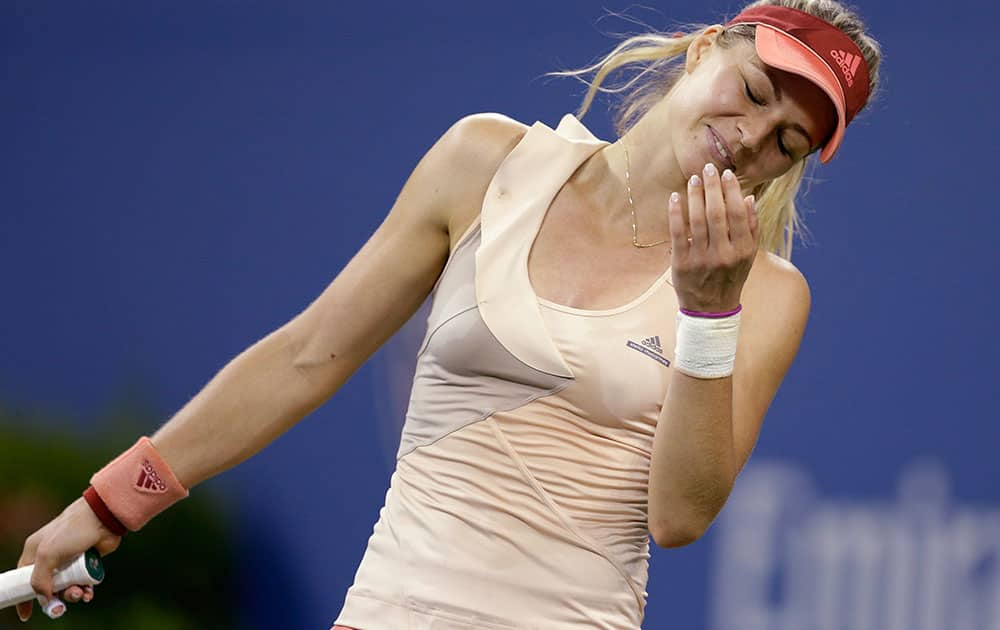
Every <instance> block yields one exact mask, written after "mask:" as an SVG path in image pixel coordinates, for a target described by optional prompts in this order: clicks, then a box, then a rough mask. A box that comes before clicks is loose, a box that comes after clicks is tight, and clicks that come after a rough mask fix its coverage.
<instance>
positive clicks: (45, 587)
mask: <svg viewBox="0 0 1000 630" xmlns="http://www.w3.org/2000/svg"><path fill="white" fill-rule="evenodd" d="M121 540H122V539H121V537H120V536H115V535H114V534H112V533H111V532H110V531H108V529H107V528H106V527H104V524H103V523H101V521H100V519H98V518H97V515H95V514H94V511H93V510H91V509H90V506H89V505H87V501H86V500H85V499H84V498H83V497H80V498H79V499H77V500H76V501H74V502H73V503H70V504H69V506H68V507H67V508H66V509H65V510H63V512H62V514H60V515H59V516H57V517H56V518H54V519H52V521H50V522H49V523H48V524H47V525H45V526H44V527H42V528H41V529H39V530H38V531H37V532H35V533H34V534H32V535H31V536H28V539H27V540H26V541H25V543H24V551H22V552H21V559H20V560H18V561H17V566H18V567H23V566H26V565H29V564H34V565H35V569H34V571H33V572H32V574H31V587H32V588H33V589H35V592H36V593H38V594H39V595H42V596H44V597H47V598H50V599H51V598H52V596H53V595H54V593H53V592H52V574H53V573H54V572H55V570H56V569H58V568H59V567H61V566H63V565H65V564H66V563H68V562H70V561H71V560H72V559H73V558H75V557H76V556H78V555H80V554H81V553H83V552H85V551H86V550H87V549H90V548H91V547H96V548H97V552H98V553H100V554H101V555H102V556H105V555H107V554H109V553H111V552H112V551H114V550H115V549H117V548H118V545H120V544H121ZM61 595H62V597H61V599H62V600H63V601H66V602H79V601H83V602H89V601H90V600H92V599H93V598H94V587H93V586H71V587H69V588H67V589H66V590H64V591H63V592H62V593H61ZM31 606H32V603H31V602H24V603H21V604H18V605H17V616H18V617H20V618H21V620H22V621H27V620H28V619H29V618H30V617H31Z"/></svg>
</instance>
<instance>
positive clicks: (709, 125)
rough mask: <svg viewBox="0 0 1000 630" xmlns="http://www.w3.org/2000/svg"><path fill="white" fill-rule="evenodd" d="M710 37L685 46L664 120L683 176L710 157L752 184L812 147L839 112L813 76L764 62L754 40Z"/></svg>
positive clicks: (744, 184)
mask: <svg viewBox="0 0 1000 630" xmlns="http://www.w3.org/2000/svg"><path fill="white" fill-rule="evenodd" d="M709 35H712V32H711V31H709ZM713 42H714V36H713V37H704V38H699V39H698V40H695V42H693V43H692V44H691V47H690V48H689V49H688V57H687V61H686V68H685V69H686V72H685V74H684V75H683V77H682V79H681V80H680V81H679V82H678V83H677V85H676V86H675V89H674V92H673V93H672V95H671V97H670V98H669V99H668V100H669V101H670V102H669V115H668V123H667V124H669V125H670V128H671V131H670V134H671V136H672V139H673V146H674V149H675V152H676V156H677V161H678V164H679V165H680V167H681V170H682V171H683V172H684V174H685V175H686V176H690V175H692V174H694V173H699V172H701V170H702V168H703V167H704V166H705V164H706V163H707V162H712V163H714V164H715V165H716V166H717V167H718V168H719V170H720V172H721V170H722V169H725V168H730V169H732V170H733V172H734V173H736V175H737V177H738V178H739V180H740V182H741V184H742V187H743V189H744V190H745V191H750V190H752V189H753V188H755V187H756V186H757V185H758V184H760V183H763V182H765V181H769V180H771V179H774V178H776V177H778V176H780V175H781V174H783V173H785V172H786V171H787V170H788V169H789V168H791V167H792V166H793V165H794V164H795V163H796V162H797V161H799V160H802V159H805V158H806V156H808V155H809V154H810V153H812V152H813V151H816V150H818V149H819V148H820V146H821V143H822V142H824V141H825V140H826V138H827V137H828V136H829V135H830V134H831V133H832V132H833V129H834V127H835V125H836V121H837V114H836V111H835V110H834V108H833V103H831V102H830V99H829V97H827V96H826V94H825V93H824V92H823V91H822V90H821V89H820V88H819V87H817V86H816V85H815V84H814V83H812V82H811V81H809V80H808V79H804V78H802V77H800V76H798V75H796V74H792V73H789V72H784V71H782V70H778V69H776V68H771V67H769V66H767V65H765V64H764V63H763V62H762V61H761V60H760V58H759V57H758V56H757V52H756V50H755V48H754V45H753V43H752V42H749V41H745V40H744V41H741V42H739V43H736V44H735V45H734V46H732V47H730V48H722V47H721V46H719V45H717V44H714V43H713ZM716 139H718V140H721V143H722V145H723V147H725V154H720V153H719V152H718V150H717V149H716V147H715V140H716ZM726 154H728V155H726Z"/></svg>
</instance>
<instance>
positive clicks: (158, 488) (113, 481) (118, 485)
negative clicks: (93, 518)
mask: <svg viewBox="0 0 1000 630" xmlns="http://www.w3.org/2000/svg"><path fill="white" fill-rule="evenodd" d="M90 484H91V485H92V486H93V487H94V490H95V491H96V492H97V494H98V496H100V497H101V500H102V501H104V504H105V505H106V506H107V507H108V510H110V512H111V513H112V514H114V516H115V518H117V519H118V520H119V521H121V523H122V525H124V526H125V527H127V528H128V529H129V530H131V531H133V532H135V531H138V530H139V529H141V528H142V526H143V525H145V524H146V523H148V522H149V521H150V520H151V519H152V518H153V517H154V516H156V515H157V514H159V513H160V512H162V511H163V510H165V509H167V508H168V507H170V506H171V505H173V504H174V503H176V502H177V501H179V500H181V499H183V498H184V497H186V496H187V495H188V491H187V488H185V487H184V486H183V485H181V482H180V481H178V480H177V477H175V476H174V473H173V471H171V470H170V466H168V465H167V462H166V460H164V459H163V458H162V457H161V456H160V454H159V453H157V452H156V449H155V448H154V447H153V442H152V440H150V439H149V438H148V437H141V438H139V441H138V442H136V443H135V445H134V446H132V448H130V449H129V450H127V451H125V452H124V453H122V454H121V455H119V456H118V457H116V458H115V459H114V460H113V461H112V462H111V463H110V464H108V465H107V466H105V467H104V468H102V469H101V470H99V471H98V472H97V473H95V474H94V476H93V477H91V478H90Z"/></svg>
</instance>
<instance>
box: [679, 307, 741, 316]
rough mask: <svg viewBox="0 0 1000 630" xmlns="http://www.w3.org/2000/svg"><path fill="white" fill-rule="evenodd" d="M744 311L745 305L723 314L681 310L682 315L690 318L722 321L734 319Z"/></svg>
mask: <svg viewBox="0 0 1000 630" xmlns="http://www.w3.org/2000/svg"><path fill="white" fill-rule="evenodd" d="M742 310H743V305H742V304H740V305H739V306H737V307H736V308H734V309H733V310H731V311H722V312H721V313H703V312H701V311H689V310H688V309H686V308H682V309H680V311H681V312H682V313H684V314H685V315H687V316H688V317H706V318H708V319H721V318H723V317H732V316H733V315H735V314H737V313H739V312H740V311H742Z"/></svg>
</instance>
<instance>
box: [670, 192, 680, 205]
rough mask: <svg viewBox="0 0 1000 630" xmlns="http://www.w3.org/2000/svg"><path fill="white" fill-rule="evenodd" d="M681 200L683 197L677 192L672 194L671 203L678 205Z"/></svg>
mask: <svg viewBox="0 0 1000 630" xmlns="http://www.w3.org/2000/svg"><path fill="white" fill-rule="evenodd" d="M680 200H681V196H680V195H678V194H677V191H676V190H675V191H674V192H672V193H670V203H677V202H678V201H680Z"/></svg>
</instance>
